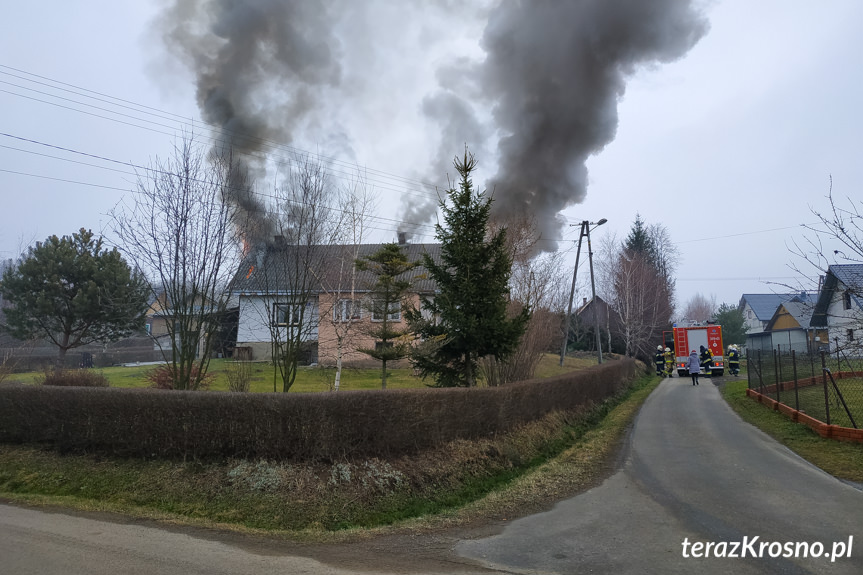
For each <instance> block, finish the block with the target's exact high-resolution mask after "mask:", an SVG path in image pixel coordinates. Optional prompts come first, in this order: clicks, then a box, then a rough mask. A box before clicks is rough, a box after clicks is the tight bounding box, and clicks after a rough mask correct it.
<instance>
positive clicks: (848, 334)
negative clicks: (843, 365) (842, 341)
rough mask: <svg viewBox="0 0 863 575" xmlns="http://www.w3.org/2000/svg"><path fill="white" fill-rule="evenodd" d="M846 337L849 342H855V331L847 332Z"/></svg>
mask: <svg viewBox="0 0 863 575" xmlns="http://www.w3.org/2000/svg"><path fill="white" fill-rule="evenodd" d="M845 335H846V337H847V338H848V341H854V330H853V329H849V330H845Z"/></svg>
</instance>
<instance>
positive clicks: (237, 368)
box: [225, 359, 252, 392]
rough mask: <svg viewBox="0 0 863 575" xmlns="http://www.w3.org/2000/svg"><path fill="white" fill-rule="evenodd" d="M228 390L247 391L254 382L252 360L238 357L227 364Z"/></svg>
mask: <svg viewBox="0 0 863 575" xmlns="http://www.w3.org/2000/svg"><path fill="white" fill-rule="evenodd" d="M225 375H226V376H227V378H228V390H229V391H239V392H246V391H249V387H250V386H251V383H252V362H250V361H246V360H242V359H238V360H236V361H233V362H231V363H226V364H225Z"/></svg>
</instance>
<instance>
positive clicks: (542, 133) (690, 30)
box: [474, 0, 707, 239]
mask: <svg viewBox="0 0 863 575" xmlns="http://www.w3.org/2000/svg"><path fill="white" fill-rule="evenodd" d="M706 31H707V22H706V20H705V19H704V18H703V17H702V16H701V15H700V14H699V13H698V12H697V11H696V10H695V9H694V8H693V7H692V5H691V3H690V2H682V1H680V0H651V1H650V2H643V1H641V0H614V1H610V0H583V1H579V2H559V1H556V0H548V1H545V2H527V1H524V2H501V3H500V4H499V5H498V7H497V9H496V10H495V11H494V12H493V13H492V14H491V17H490V19H489V22H488V25H487V26H486V29H485V33H484V34H483V38H482V47H483V48H484V49H485V51H486V53H487V55H488V57H487V59H486V60H485V61H484V62H483V63H482V64H481V65H480V66H479V67H478V69H477V70H476V74H475V75H474V77H476V78H477V79H478V81H479V82H481V84H482V85H483V86H484V88H485V91H484V93H486V94H490V95H491V96H492V101H493V106H494V108H493V115H494V122H495V125H496V128H497V129H499V130H500V131H501V133H502V137H501V138H500V140H499V141H498V144H497V151H498V157H499V159H498V166H499V167H498V172H497V174H496V175H495V176H494V177H493V178H492V179H491V181H490V182H489V183H488V188H489V189H492V190H494V199H495V202H494V204H493V209H494V212H495V214H497V215H503V216H507V215H519V214H525V213H531V214H533V215H534V216H535V217H536V219H537V221H538V223H539V226H540V231H541V232H542V233H543V236H544V237H546V238H548V239H553V238H559V237H560V228H561V227H562V225H563V224H562V222H561V221H560V220H559V216H558V213H559V212H560V211H561V210H563V209H564V208H566V207H568V206H571V205H573V204H577V203H580V202H581V201H582V200H583V199H584V197H585V194H586V191H587V184H588V177H587V167H586V165H585V163H586V161H587V159H588V158H589V157H590V156H591V155H592V154H596V153H598V152H600V151H601V150H602V149H603V148H604V147H605V146H606V145H607V144H608V143H610V142H611V141H612V140H613V139H614V136H615V133H616V132H617V124H618V117H617V103H618V100H619V99H620V98H621V97H622V96H623V94H624V92H625V90H626V80H627V79H628V78H629V77H630V76H632V74H633V73H634V72H635V71H636V70H637V69H638V68H639V67H640V66H649V65H652V64H655V63H657V62H669V61H672V60H675V59H677V58H680V57H681V56H683V55H684V54H685V53H686V52H687V51H688V50H689V49H690V48H691V47H692V46H694V45H695V43H696V42H697V41H698V40H699V39H700V38H701V37H702V36H703V35H704V34H705V33H706Z"/></svg>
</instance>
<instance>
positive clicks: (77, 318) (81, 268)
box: [0, 228, 147, 369]
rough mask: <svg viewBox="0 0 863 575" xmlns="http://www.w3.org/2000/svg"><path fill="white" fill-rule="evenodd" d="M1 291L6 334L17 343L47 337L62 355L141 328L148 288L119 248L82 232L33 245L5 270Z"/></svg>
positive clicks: (59, 364) (60, 364)
mask: <svg viewBox="0 0 863 575" xmlns="http://www.w3.org/2000/svg"><path fill="white" fill-rule="evenodd" d="M0 291H2V294H3V297H4V298H5V299H6V301H7V302H8V303H9V307H8V308H7V309H6V310H5V312H6V326H4V327H5V328H6V330H8V331H9V333H10V334H12V335H13V336H14V337H17V338H19V339H33V338H45V339H46V340H48V341H49V342H51V343H52V344H53V345H54V346H56V347H57V350H58V354H57V368H58V369H62V367H63V364H64V360H65V357H66V352H67V351H68V350H70V349H74V348H76V347H80V346H82V345H87V344H89V343H93V342H108V341H114V340H117V339H120V338H122V337H126V336H128V335H131V334H132V333H133V332H134V331H135V330H137V329H142V328H143V326H144V314H145V312H146V310H147V287H146V283H145V281H144V278H142V277H141V276H140V275H139V274H137V273H135V272H133V271H132V270H131V269H130V268H129V265H128V264H127V263H126V261H125V260H124V259H123V258H122V256H121V255H120V252H118V251H117V249H116V248H115V249H113V250H110V251H108V250H107V249H103V247H102V239H101V238H98V239H97V238H95V237H94V236H93V232H91V231H89V230H85V229H83V228H82V229H81V230H80V231H79V232H78V233H75V234H72V235H71V236H63V237H62V238H58V237H57V236H51V237H49V238H48V239H47V240H45V241H44V242H37V243H36V246H35V247H31V248H30V249H29V250H28V252H27V254H26V255H25V257H23V258H22V260H21V261H20V262H19V264H18V265H17V266H15V267H12V268H9V269H7V270H6V273H4V274H3V279H2V282H0Z"/></svg>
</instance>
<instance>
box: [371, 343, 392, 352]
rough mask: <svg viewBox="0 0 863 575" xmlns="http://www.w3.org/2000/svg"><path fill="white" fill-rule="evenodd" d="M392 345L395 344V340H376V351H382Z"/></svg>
mask: <svg viewBox="0 0 863 575" xmlns="http://www.w3.org/2000/svg"><path fill="white" fill-rule="evenodd" d="M392 346H393V342H391V341H387V342H383V341H376V342H375V351H381V350H383V349H389V348H391V347H392Z"/></svg>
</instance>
